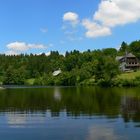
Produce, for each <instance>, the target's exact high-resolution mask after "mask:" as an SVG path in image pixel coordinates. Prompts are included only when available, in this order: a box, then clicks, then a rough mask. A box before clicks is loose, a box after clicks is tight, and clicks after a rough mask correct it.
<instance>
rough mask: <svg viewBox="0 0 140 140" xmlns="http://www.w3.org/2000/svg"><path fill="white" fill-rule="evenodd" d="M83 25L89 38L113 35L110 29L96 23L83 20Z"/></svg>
mask: <svg viewBox="0 0 140 140" xmlns="http://www.w3.org/2000/svg"><path fill="white" fill-rule="evenodd" d="M82 25H83V26H84V27H85V28H86V29H87V32H86V37H88V38H95V37H100V36H107V35H110V34H111V30H110V28H108V27H105V26H101V25H99V24H97V23H96V22H92V21H90V20H88V19H85V20H83V22H82Z"/></svg>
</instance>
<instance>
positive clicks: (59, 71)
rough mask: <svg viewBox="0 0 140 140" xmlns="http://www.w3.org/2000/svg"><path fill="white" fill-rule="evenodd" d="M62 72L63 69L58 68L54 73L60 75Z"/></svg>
mask: <svg viewBox="0 0 140 140" xmlns="http://www.w3.org/2000/svg"><path fill="white" fill-rule="evenodd" d="M60 73H62V71H61V69H59V70H56V71H54V72H53V73H52V75H53V76H58V75H59V74H60Z"/></svg>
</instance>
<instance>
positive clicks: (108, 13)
mask: <svg viewBox="0 0 140 140" xmlns="http://www.w3.org/2000/svg"><path fill="white" fill-rule="evenodd" d="M93 19H94V20H96V21H99V22H101V23H102V24H103V25H105V26H109V27H114V26H117V25H124V24H127V23H132V22H136V21H137V20H139V19H140V0H105V1H102V2H101V3H100V5H99V9H98V11H96V12H95V14H94V16H93Z"/></svg>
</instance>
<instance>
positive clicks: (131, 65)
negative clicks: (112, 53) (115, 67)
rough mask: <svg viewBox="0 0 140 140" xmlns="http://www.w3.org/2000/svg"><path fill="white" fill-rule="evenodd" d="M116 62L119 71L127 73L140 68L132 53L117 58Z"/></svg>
mask: <svg viewBox="0 0 140 140" xmlns="http://www.w3.org/2000/svg"><path fill="white" fill-rule="evenodd" d="M116 60H117V61H119V62H120V70H122V71H129V70H136V69H139V68H140V63H139V60H138V58H137V57H136V56H135V55H133V54H132V53H126V55H124V56H117V57H116Z"/></svg>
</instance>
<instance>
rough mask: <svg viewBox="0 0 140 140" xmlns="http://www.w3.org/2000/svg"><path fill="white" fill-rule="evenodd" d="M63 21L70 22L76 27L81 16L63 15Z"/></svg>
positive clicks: (73, 14)
mask: <svg viewBox="0 0 140 140" xmlns="http://www.w3.org/2000/svg"><path fill="white" fill-rule="evenodd" d="M63 21H68V22H69V23H70V24H71V25H73V26H75V25H76V24H78V23H79V16H78V14H77V13H74V12H67V13H65V14H64V15H63Z"/></svg>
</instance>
